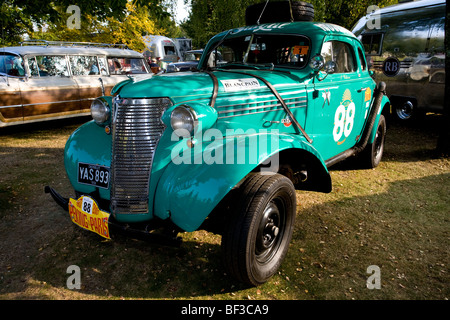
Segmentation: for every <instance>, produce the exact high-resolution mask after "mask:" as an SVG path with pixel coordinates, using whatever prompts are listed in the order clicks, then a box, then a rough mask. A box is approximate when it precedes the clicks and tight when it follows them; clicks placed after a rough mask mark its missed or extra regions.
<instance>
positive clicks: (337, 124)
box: [333, 102, 355, 142]
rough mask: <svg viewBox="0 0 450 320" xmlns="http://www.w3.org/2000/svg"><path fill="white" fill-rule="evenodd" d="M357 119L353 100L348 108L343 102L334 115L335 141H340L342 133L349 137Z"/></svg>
mask: <svg viewBox="0 0 450 320" xmlns="http://www.w3.org/2000/svg"><path fill="white" fill-rule="evenodd" d="M354 120H355V104H354V103H353V102H351V103H350V104H349V105H348V107H347V109H345V107H344V106H343V105H342V104H341V105H340V106H339V107H338V108H337V110H336V113H335V115H334V128H333V138H334V141H336V142H337V141H339V139H341V137H342V134H344V136H345V137H346V138H347V137H348V136H349V135H350V133H351V132H352V129H353V122H354Z"/></svg>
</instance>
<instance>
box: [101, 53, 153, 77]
mask: <svg viewBox="0 0 450 320" xmlns="http://www.w3.org/2000/svg"><path fill="white" fill-rule="evenodd" d="M108 68H109V73H110V74H138V73H149V71H148V70H149V68H148V66H147V64H146V63H145V60H144V59H142V58H122V57H108Z"/></svg>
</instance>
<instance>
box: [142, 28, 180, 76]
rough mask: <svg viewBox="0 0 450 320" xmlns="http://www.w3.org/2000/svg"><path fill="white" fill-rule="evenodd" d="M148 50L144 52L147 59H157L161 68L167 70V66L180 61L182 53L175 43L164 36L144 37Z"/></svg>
mask: <svg viewBox="0 0 450 320" xmlns="http://www.w3.org/2000/svg"><path fill="white" fill-rule="evenodd" d="M144 43H145V45H146V48H145V50H144V52H143V54H144V56H145V57H146V58H147V59H156V60H157V61H158V64H159V66H160V67H161V68H162V69H163V70H166V69H167V65H168V64H169V63H172V62H178V61H179V60H180V53H179V51H178V49H177V46H176V45H175V42H174V41H173V40H172V39H170V38H168V37H164V36H155V35H147V36H144Z"/></svg>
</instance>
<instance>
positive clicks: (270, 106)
mask: <svg viewBox="0 0 450 320" xmlns="http://www.w3.org/2000/svg"><path fill="white" fill-rule="evenodd" d="M306 102H307V100H302V101H294V102H288V103H286V104H287V105H296V104H303V103H306ZM279 106H281V103H276V104H268V105H262V106H256V107H251V108H242V109H231V110H223V111H219V112H217V113H219V114H220V113H231V112H241V111H247V110H255V109H267V108H273V107H279ZM297 107H298V106H297ZM294 108H295V107H294Z"/></svg>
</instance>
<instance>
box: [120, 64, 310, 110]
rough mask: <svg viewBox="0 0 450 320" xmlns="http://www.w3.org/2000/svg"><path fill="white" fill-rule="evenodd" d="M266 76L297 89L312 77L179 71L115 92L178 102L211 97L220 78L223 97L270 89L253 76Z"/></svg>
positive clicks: (281, 85)
mask: <svg viewBox="0 0 450 320" xmlns="http://www.w3.org/2000/svg"><path fill="white" fill-rule="evenodd" d="M253 74H255V76H256V75H257V76H259V77H263V78H264V79H265V80H266V81H268V82H269V83H271V84H272V85H273V86H274V87H275V88H277V89H281V90H282V89H289V88H294V87H297V88H298V85H299V83H305V81H309V79H310V78H311V76H310V73H309V72H307V71H306V70H305V71H304V73H297V74H295V75H293V74H290V73H286V72H277V71H269V70H267V71H262V70H248V69H246V70H242V69H239V70H235V69H234V70H228V71H214V72H210V73H206V72H192V71H187V72H175V73H164V74H160V75H154V76H152V77H151V78H135V79H130V80H127V81H125V82H123V83H121V86H120V88H116V89H115V92H114V93H117V94H119V95H120V96H121V97H124V98H158V97H168V98H170V99H172V101H173V102H175V103H180V102H182V101H186V100H194V99H202V98H207V97H210V96H211V95H212V94H213V92H214V80H213V78H216V79H217V86H218V93H219V94H228V93H230V94H233V93H235V92H240V93H247V92H255V91H259V90H268V88H267V86H266V85H265V84H264V83H263V82H262V81H260V80H258V79H256V77H254V76H253Z"/></svg>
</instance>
